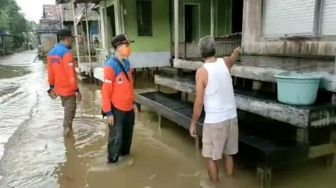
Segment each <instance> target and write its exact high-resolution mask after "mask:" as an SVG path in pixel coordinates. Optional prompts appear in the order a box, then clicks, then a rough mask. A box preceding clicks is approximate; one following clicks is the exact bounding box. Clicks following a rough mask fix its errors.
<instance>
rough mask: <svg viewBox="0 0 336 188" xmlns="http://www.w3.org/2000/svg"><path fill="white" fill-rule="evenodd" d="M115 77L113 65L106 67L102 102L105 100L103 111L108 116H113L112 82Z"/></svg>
mask: <svg viewBox="0 0 336 188" xmlns="http://www.w3.org/2000/svg"><path fill="white" fill-rule="evenodd" d="M113 78H114V71H113V69H112V67H109V66H105V67H104V82H103V86H102V100H103V101H102V102H103V111H104V112H105V113H106V115H107V116H112V115H113V114H112V106H111V97H112V92H113V91H112V82H113Z"/></svg>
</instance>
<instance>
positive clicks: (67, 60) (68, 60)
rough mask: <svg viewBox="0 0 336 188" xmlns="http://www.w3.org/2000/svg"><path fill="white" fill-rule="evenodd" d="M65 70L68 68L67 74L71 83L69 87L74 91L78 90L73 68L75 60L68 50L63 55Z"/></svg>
mask: <svg viewBox="0 0 336 188" xmlns="http://www.w3.org/2000/svg"><path fill="white" fill-rule="evenodd" d="M63 61H64V66H65V67H66V69H65V70H68V72H67V75H68V76H69V78H68V79H69V81H70V84H71V88H73V89H74V91H75V92H79V88H78V83H77V74H76V70H75V61H74V58H73V54H72V53H71V52H68V53H67V54H65V55H64V57H63Z"/></svg>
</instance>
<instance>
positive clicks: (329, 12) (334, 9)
mask: <svg viewBox="0 0 336 188" xmlns="http://www.w3.org/2000/svg"><path fill="white" fill-rule="evenodd" d="M321 35H336V0H324V4H323V5H322V16H321Z"/></svg>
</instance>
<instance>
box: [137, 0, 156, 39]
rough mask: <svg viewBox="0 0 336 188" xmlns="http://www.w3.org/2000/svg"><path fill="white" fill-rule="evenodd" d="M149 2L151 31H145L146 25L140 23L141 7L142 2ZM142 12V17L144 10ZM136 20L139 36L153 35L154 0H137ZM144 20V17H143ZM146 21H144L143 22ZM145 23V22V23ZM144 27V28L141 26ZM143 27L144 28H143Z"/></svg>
mask: <svg viewBox="0 0 336 188" xmlns="http://www.w3.org/2000/svg"><path fill="white" fill-rule="evenodd" d="M144 2H145V3H149V4H150V19H148V20H150V24H149V26H148V27H149V31H148V33H147V31H144V27H143V26H141V25H140V21H141V20H140V18H139V15H140V13H139V9H140V4H141V3H144ZM141 8H142V9H143V5H141ZM141 13H142V15H141V16H142V18H143V12H141ZM136 20H137V21H136V22H137V35H138V37H153V1H152V0H136ZM142 21H143V19H142ZM143 23H144V22H143ZM143 25H145V24H143ZM141 27H143V28H141ZM141 29H142V30H141Z"/></svg>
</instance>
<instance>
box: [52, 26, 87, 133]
mask: <svg viewBox="0 0 336 188" xmlns="http://www.w3.org/2000/svg"><path fill="white" fill-rule="evenodd" d="M57 37H58V40H59V43H58V44H56V46H55V47H54V48H53V49H52V50H51V51H50V52H49V53H48V81H49V86H50V89H49V90H48V94H49V96H50V97H51V98H52V99H56V98H57V96H60V98H61V100H62V106H63V107H64V120H63V127H64V135H65V136H67V135H69V133H70V132H71V131H72V122H73V119H74V117H75V114H76V99H77V101H78V102H79V101H81V99H82V96H81V94H80V92H79V88H78V84H77V76H76V72H75V61H74V57H73V54H72V52H71V50H70V49H71V45H72V39H73V36H72V33H71V30H68V29H62V30H60V31H59V32H58V33H57Z"/></svg>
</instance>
